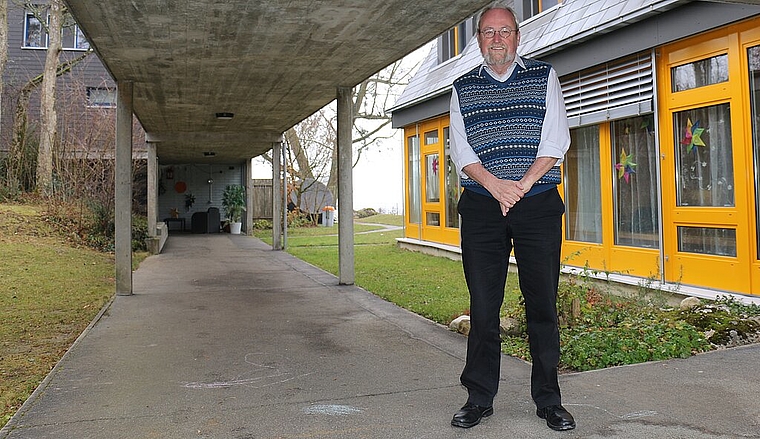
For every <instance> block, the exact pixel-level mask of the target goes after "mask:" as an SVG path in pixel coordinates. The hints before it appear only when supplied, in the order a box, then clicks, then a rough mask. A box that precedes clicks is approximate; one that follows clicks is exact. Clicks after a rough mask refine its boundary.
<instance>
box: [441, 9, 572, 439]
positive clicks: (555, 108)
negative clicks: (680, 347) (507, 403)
mask: <svg viewBox="0 0 760 439" xmlns="http://www.w3.org/2000/svg"><path fill="white" fill-rule="evenodd" d="M477 38H478V43H479V45H480V51H481V53H482V54H483V58H484V62H483V64H482V65H481V66H478V67H477V68H475V69H473V70H472V71H470V72H469V73H466V74H464V75H462V76H461V77H460V78H458V79H457V80H456V81H454V88H453V91H452V96H451V113H450V116H451V136H452V137H451V141H452V148H451V155H452V159H453V160H454V163H455V164H456V167H457V170H458V171H459V174H460V177H461V182H462V187H464V189H465V190H464V191H463V193H462V196H461V198H460V200H459V206H458V208H459V213H460V215H461V218H462V229H461V237H462V264H463V267H464V274H465V279H466V281H467V287H468V289H469V290H470V323H471V329H470V334H469V338H468V341H467V363H466V365H465V367H464V370H463V372H462V376H461V382H462V384H463V385H464V386H465V387H466V388H467V390H468V393H469V397H468V399H467V403H466V404H465V405H464V406H463V407H462V408H461V409H460V410H459V411H458V412H457V413H456V414H455V415H454V418H453V419H452V420H451V424H452V425H454V426H456V427H463V428H469V427H472V426H474V425H477V424H478V423H479V422H480V421H481V419H482V418H483V417H486V416H490V415H491V414H493V399H494V397H495V396H496V392H497V390H498V386H499V368H500V360H501V339H500V336H499V310H500V308H501V304H502V301H503V300H504V287H505V284H506V279H507V268H508V266H509V255H510V252H512V250H514V253H515V258H516V260H517V268H518V276H519V280H520V289H521V290H522V293H523V296H524V298H525V311H526V319H527V325H528V336H529V338H530V353H531V357H532V359H533V368H532V371H531V396H532V398H533V401H534V402H535V404H536V414H537V415H538V416H539V417H540V418H543V419H545V420H546V424H547V425H548V426H549V427H550V428H552V429H554V430H560V431H561V430H571V429H573V428H575V420H574V419H573V417H572V415H571V414H570V413H568V412H567V410H565V408H564V407H563V406H562V402H561V397H560V390H559V383H558V379H557V367H558V364H559V328H558V325H557V310H556V302H557V285H558V282H559V265H560V249H561V245H562V222H561V221H562V214H563V213H564V211H565V206H564V203H563V202H562V199H561V198H560V196H559V192H558V191H557V184H558V183H560V170H559V164H560V163H561V162H562V159H563V158H564V155H565V153H566V152H567V149H568V147H569V146H570V133H569V129H568V123H567V115H566V112H565V104H564V100H563V97H562V92H561V89H560V85H559V80H558V79H557V73H556V72H555V71H554V69H553V68H552V67H551V66H550V65H548V64H546V63H543V62H539V61H535V60H531V59H527V58H526V59H522V58H520V57H519V56H518V55H517V46H518V44H519V43H520V30H519V28H518V25H517V19H516V16H515V13H514V11H513V10H512V9H511V8H509V7H507V6H504V5H499V4H494V5H491V6H489V7H487V8H486V9H485V10H484V11H483V12H482V13H481V15H480V18H479V20H478V36H477Z"/></svg>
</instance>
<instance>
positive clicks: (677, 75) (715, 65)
mask: <svg viewBox="0 0 760 439" xmlns="http://www.w3.org/2000/svg"><path fill="white" fill-rule="evenodd" d="M670 72H671V76H672V81H671V82H672V83H673V86H672V88H673V91H674V92H676V91H683V90H691V89H692V88H697V87H704V86H706V85H710V84H718V83H720V82H726V81H728V55H725V54H724V55H718V56H714V57H712V58H707V59H703V60H699V61H695V62H693V63H689V64H684V65H682V66H678V67H673V68H672V69H671V71H670Z"/></svg>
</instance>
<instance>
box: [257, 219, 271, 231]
mask: <svg viewBox="0 0 760 439" xmlns="http://www.w3.org/2000/svg"><path fill="white" fill-rule="evenodd" d="M253 228H254V229H259V230H267V229H270V230H271V229H272V221H269V220H267V219H257V220H254V221H253Z"/></svg>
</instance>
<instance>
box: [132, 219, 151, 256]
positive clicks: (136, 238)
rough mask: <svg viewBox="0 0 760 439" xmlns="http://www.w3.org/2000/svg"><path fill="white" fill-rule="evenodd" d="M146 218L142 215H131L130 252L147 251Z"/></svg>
mask: <svg viewBox="0 0 760 439" xmlns="http://www.w3.org/2000/svg"><path fill="white" fill-rule="evenodd" d="M146 239H148V218H147V217H145V216H143V215H132V251H133V252H137V251H148V244H147V243H146V242H145V240H146Z"/></svg>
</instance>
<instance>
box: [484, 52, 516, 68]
mask: <svg viewBox="0 0 760 439" xmlns="http://www.w3.org/2000/svg"><path fill="white" fill-rule="evenodd" d="M484 58H485V60H486V64H488V65H489V66H498V65H504V64H510V63H511V62H512V61H514V60H515V56H514V55H510V54H506V55H505V56H504V57H495V56H493V55H491V54H490V53H489V52H486V55H485V57H484Z"/></svg>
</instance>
